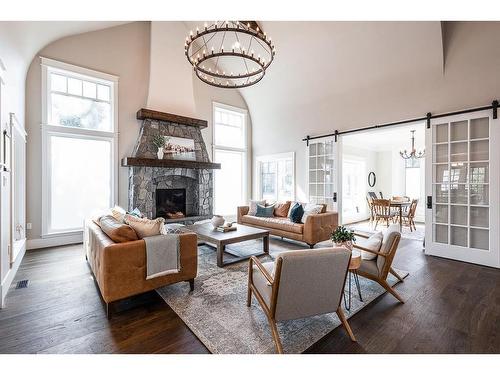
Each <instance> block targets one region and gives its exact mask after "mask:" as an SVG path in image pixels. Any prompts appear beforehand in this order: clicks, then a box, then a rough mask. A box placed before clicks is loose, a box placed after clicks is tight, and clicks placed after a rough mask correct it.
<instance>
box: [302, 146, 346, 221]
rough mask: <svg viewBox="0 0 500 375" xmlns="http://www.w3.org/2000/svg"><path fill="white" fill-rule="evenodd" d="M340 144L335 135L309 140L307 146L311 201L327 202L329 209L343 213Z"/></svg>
mask: <svg viewBox="0 0 500 375" xmlns="http://www.w3.org/2000/svg"><path fill="white" fill-rule="evenodd" d="M338 149H339V148H338V144H337V142H335V139H334V137H328V138H322V139H318V140H313V141H310V142H309V146H308V147H307V158H308V169H309V183H308V196H309V202H310V203H318V204H319V203H325V204H326V205H327V208H328V210H331V211H336V212H338V213H339V216H340V213H341V211H342V210H341V206H340V197H341V196H342V195H341V192H340V191H339V187H340V184H339V181H338V177H339V176H340V173H339V165H340V163H339V158H338ZM339 222H340V217H339Z"/></svg>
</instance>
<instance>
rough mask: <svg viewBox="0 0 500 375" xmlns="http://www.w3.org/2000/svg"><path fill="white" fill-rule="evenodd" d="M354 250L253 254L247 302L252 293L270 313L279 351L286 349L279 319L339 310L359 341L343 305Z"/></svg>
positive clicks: (268, 313) (266, 311) (270, 323)
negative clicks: (266, 257)
mask: <svg viewBox="0 0 500 375" xmlns="http://www.w3.org/2000/svg"><path fill="white" fill-rule="evenodd" d="M350 259H351V252H350V251H349V250H346V249H345V248H342V247H338V248H330V249H318V250H294V251H285V252H283V253H281V254H279V255H278V257H277V258H276V260H275V261H274V262H268V263H261V262H260V261H259V259H257V258H256V257H252V258H250V262H249V269H248V297H247V306H250V305H251V300H252V294H253V295H255V298H256V299H257V301H258V302H259V304H260V306H261V307H262V309H263V310H264V313H265V314H266V316H267V319H268V321H269V325H270V326H271V332H272V336H273V339H274V343H275V346H276V350H277V351H278V353H280V354H281V353H283V348H282V345H281V340H280V337H279V334H278V328H277V326H276V322H279V321H284V320H292V319H300V318H305V317H309V316H314V315H320V314H326V313H330V312H333V311H335V312H336V313H337V315H338V317H339V319H340V321H341V322H342V324H343V326H344V328H345V329H346V331H347V333H348V334H349V336H350V338H351V340H352V341H356V339H355V337H354V335H353V333H352V330H351V327H350V326H349V323H348V322H347V319H346V318H345V316H344V313H343V311H342V307H341V305H340V303H341V300H342V295H343V293H344V284H345V280H346V275H347V269H348V266H349V262H350Z"/></svg>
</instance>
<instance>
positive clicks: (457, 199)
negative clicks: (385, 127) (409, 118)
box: [426, 111, 500, 267]
mask: <svg viewBox="0 0 500 375" xmlns="http://www.w3.org/2000/svg"><path fill="white" fill-rule="evenodd" d="M491 115H492V113H491V111H483V112H474V113H470V114H465V115H458V116H450V117H447V118H441V119H435V120H433V121H431V128H430V129H427V133H426V134H427V135H426V143H427V145H426V148H427V149H428V150H431V153H430V155H429V156H428V158H427V163H426V167H427V168H426V173H427V177H428V178H427V179H426V185H427V188H426V190H427V196H428V198H427V199H428V202H427V203H428V204H427V210H426V211H427V212H426V254H430V255H437V256H442V257H446V258H451V259H456V260H463V261H467V262H471V263H478V264H484V265H489V266H496V267H498V266H499V265H500V257H499V250H498V249H499V246H498V208H497V207H498V199H497V196H498V172H497V170H498V162H499V152H498V151H497V149H498V146H497V145H496V143H497V142H498V134H497V133H498V126H499V124H498V122H499V121H498V120H494V119H493V118H492V116H491ZM493 208H495V209H493Z"/></svg>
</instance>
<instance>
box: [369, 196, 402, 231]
mask: <svg viewBox="0 0 500 375" xmlns="http://www.w3.org/2000/svg"><path fill="white" fill-rule="evenodd" d="M372 210H373V214H374V218H375V228H374V229H377V225H378V222H379V221H380V220H385V222H386V224H387V227H389V221H391V220H393V219H394V217H395V215H396V213H395V212H394V211H393V210H392V208H391V201H390V200H389V199H373V200H372ZM381 211H384V212H381Z"/></svg>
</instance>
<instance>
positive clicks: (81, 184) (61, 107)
mask: <svg viewBox="0 0 500 375" xmlns="http://www.w3.org/2000/svg"><path fill="white" fill-rule="evenodd" d="M41 60H42V88H43V89H42V164H43V167H42V171H43V173H42V174H43V177H42V179H43V183H42V189H43V202H42V211H43V215H42V217H43V219H42V231H43V233H42V234H43V235H54V234H65V233H68V232H79V231H81V230H82V228H83V222H84V220H85V219H86V218H89V217H91V216H92V215H94V214H95V213H98V212H102V211H103V210H104V209H106V208H109V207H110V206H112V205H113V204H114V203H115V200H116V195H117V193H116V187H117V184H116V172H117V171H116V168H117V164H116V163H117V162H116V142H117V92H118V78H117V77H115V76H112V75H109V74H105V73H101V72H96V71H92V70H89V69H85V68H80V67H78V66H74V65H69V64H65V63H61V62H58V61H55V60H50V59H45V58H42V59H41Z"/></svg>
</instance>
